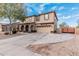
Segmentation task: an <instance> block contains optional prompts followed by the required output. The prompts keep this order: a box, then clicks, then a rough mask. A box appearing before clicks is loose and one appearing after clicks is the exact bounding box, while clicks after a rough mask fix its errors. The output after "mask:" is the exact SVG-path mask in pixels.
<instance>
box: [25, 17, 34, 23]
mask: <svg viewBox="0 0 79 59" xmlns="http://www.w3.org/2000/svg"><path fill="white" fill-rule="evenodd" d="M30 18H31V19H30ZM34 21H35V16H32V17H28V18H26V19H25V21H24V23H31V22H34Z"/></svg>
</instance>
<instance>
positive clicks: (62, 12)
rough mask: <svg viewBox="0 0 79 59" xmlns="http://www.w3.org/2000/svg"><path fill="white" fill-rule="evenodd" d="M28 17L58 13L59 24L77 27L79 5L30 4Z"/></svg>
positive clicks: (27, 5) (28, 5) (26, 5)
mask: <svg viewBox="0 0 79 59" xmlns="http://www.w3.org/2000/svg"><path fill="white" fill-rule="evenodd" d="M25 7H27V11H28V12H27V15H28V16H31V15H38V14H41V13H47V12H50V11H54V10H55V11H56V13H57V17H58V20H59V21H58V24H61V23H62V22H66V23H67V24H68V25H69V26H72V27H74V26H76V25H77V21H78V20H79V3H29V4H25Z"/></svg>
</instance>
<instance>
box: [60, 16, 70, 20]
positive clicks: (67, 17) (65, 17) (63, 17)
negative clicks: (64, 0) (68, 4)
mask: <svg viewBox="0 0 79 59" xmlns="http://www.w3.org/2000/svg"><path fill="white" fill-rule="evenodd" d="M69 18H71V16H61V17H60V19H63V20H65V19H69Z"/></svg>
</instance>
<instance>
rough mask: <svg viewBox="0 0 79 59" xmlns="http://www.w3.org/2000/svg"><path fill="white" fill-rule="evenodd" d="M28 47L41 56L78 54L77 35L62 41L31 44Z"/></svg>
mask: <svg viewBox="0 0 79 59" xmlns="http://www.w3.org/2000/svg"><path fill="white" fill-rule="evenodd" d="M49 39H50V38H49ZM65 39H67V38H65ZM28 47H29V49H31V50H32V51H33V52H36V53H39V54H41V55H43V56H79V35H75V37H74V38H73V39H72V40H68V41H64V42H58V43H44V44H43V43H42V44H33V45H29V46H28Z"/></svg>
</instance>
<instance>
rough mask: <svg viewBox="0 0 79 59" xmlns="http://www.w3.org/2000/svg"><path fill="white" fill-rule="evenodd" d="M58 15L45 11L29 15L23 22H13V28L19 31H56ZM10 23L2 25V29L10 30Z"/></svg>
mask: <svg viewBox="0 0 79 59" xmlns="http://www.w3.org/2000/svg"><path fill="white" fill-rule="evenodd" d="M57 21H58V19H57V16H56V13H55V12H49V13H44V14H40V15H33V16H28V17H26V18H25V21H24V22H22V23H13V24H12V25H11V28H12V30H13V29H14V28H15V29H16V30H17V31H18V32H46V33H51V32H56V30H57ZM9 26H10V25H9V24H7V25H2V27H1V28H2V31H7V30H9V29H10V28H9Z"/></svg>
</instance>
